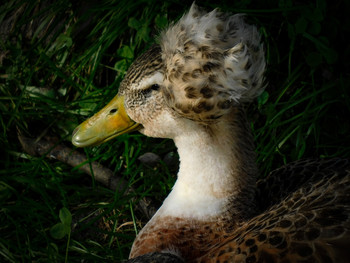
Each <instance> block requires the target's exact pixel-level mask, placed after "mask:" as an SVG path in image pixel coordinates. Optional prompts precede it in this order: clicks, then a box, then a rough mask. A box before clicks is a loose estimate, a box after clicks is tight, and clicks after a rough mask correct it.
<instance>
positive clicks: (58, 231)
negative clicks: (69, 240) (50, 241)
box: [50, 223, 69, 239]
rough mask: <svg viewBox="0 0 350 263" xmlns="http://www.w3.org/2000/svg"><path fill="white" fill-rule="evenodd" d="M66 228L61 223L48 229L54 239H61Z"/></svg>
mask: <svg viewBox="0 0 350 263" xmlns="http://www.w3.org/2000/svg"><path fill="white" fill-rule="evenodd" d="M68 233H69V232H67V226H66V225H65V224H63V223H57V224H56V225H54V226H53V227H51V229H50V235H51V236H52V237H53V238H55V239H62V238H64V237H65V235H67V234H68Z"/></svg>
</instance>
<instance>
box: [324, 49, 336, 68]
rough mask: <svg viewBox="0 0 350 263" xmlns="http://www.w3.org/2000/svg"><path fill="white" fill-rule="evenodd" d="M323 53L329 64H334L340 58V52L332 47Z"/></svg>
mask: <svg viewBox="0 0 350 263" xmlns="http://www.w3.org/2000/svg"><path fill="white" fill-rule="evenodd" d="M322 54H323V57H324V58H325V59H326V61H327V63H328V64H334V63H335V62H336V61H337V60H338V53H337V51H335V50H334V49H332V48H328V49H327V50H326V51H325V52H323V53H322Z"/></svg>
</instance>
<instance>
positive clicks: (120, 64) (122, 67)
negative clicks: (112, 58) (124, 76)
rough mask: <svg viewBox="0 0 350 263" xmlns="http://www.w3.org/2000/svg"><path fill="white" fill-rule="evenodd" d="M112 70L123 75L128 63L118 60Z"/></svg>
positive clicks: (124, 60)
mask: <svg viewBox="0 0 350 263" xmlns="http://www.w3.org/2000/svg"><path fill="white" fill-rule="evenodd" d="M114 69H115V70H116V71H118V72H121V73H125V72H126V70H127V69H128V63H127V61H126V59H122V60H119V61H118V62H117V63H115V64H114Z"/></svg>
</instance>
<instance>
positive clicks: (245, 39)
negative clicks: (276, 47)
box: [160, 5, 265, 122]
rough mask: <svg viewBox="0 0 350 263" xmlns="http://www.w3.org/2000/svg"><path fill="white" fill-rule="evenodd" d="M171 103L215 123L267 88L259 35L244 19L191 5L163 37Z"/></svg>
mask: <svg viewBox="0 0 350 263" xmlns="http://www.w3.org/2000/svg"><path fill="white" fill-rule="evenodd" d="M160 44H161V47H162V59H163V62H164V64H165V81H164V84H165V89H164V94H165V97H166V99H167V103H168V105H169V106H170V107H172V108H173V109H174V110H175V111H177V112H178V113H179V114H180V115H181V116H184V117H186V118H189V119H193V120H196V121H202V122H211V121H213V120H216V119H217V118H220V117H221V116H222V115H224V114H226V113H228V112H229V110H230V108H231V107H233V106H235V105H237V103H238V102H244V101H251V100H252V99H254V98H255V97H257V96H258V95H259V94H260V93H261V92H262V90H263V86H262V84H263V72H264V68H265V59H264V51H263V47H262V45H261V43H260V35H259V34H258V32H257V29H256V28H255V27H254V26H251V25H248V24H246V23H245V22H244V18H243V16H242V15H233V16H230V15H228V14H224V13H221V12H219V11H218V10H214V11H212V12H210V13H206V12H203V11H201V10H200V9H199V8H198V7H197V6H195V5H192V7H191V9H190V11H189V12H188V13H187V14H185V15H184V16H183V17H182V18H181V19H180V21H179V22H177V23H176V24H174V25H172V26H170V28H168V29H167V30H166V31H165V32H164V33H163V34H162V36H161V42H160Z"/></svg>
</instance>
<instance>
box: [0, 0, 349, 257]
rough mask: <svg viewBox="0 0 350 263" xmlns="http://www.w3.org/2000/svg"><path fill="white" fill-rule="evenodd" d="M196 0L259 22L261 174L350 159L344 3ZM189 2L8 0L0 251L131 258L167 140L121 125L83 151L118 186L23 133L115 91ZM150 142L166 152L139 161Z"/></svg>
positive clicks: (51, 131) (166, 178)
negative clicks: (27, 144)
mask: <svg viewBox="0 0 350 263" xmlns="http://www.w3.org/2000/svg"><path fill="white" fill-rule="evenodd" d="M294 2H295V1H289V0H280V1H278V0H266V1H253V0H251V1H249V0H241V1H234V3H232V1H221V2H220V3H219V2H218V3H217V4H213V1H201V2H200V3H197V4H199V5H201V6H203V7H205V8H206V9H208V10H210V9H213V8H215V7H219V8H221V9H222V10H224V11H228V12H232V13H237V12H243V13H245V14H246V15H247V20H248V21H249V22H251V23H254V24H256V25H257V26H258V27H259V30H260V32H261V34H262V40H263V42H264V46H265V50H266V56H267V61H268V69H267V72H266V84H267V86H266V91H265V92H264V93H263V94H262V95H261V96H260V97H259V98H258V101H257V103H255V104H252V105H249V108H248V109H249V116H250V120H251V126H252V129H253V132H254V136H255V142H256V145H257V153H258V160H257V162H258V164H259V167H260V171H261V176H265V175H266V174H268V173H269V171H270V170H272V169H275V168H277V167H279V166H281V165H283V164H284V163H287V162H290V161H293V160H298V159H302V158H310V157H321V158H326V157H334V156H339V157H348V158H349V157H350V122H349V116H350V115H349V113H350V91H349V90H350V89H349V82H350V78H349V72H350V64H349V63H350V62H349V61H350V47H349V45H346V44H345V43H347V42H346V41H345V38H347V35H348V34H349V33H350V32H349V31H350V22H349V19H348V17H347V16H348V14H347V13H348V10H350V9H349V3H346V1H337V0H336V1H333V2H332V5H330V4H329V3H326V1H325V0H315V1H299V2H298V3H297V4H296V3H294ZM191 3H192V1H179V2H177V1H155V0H148V1H134V2H132V1H126V0H118V1H113V0H112V1H105V0H103V1H82V0H80V1H68V0H57V1H23V0H18V1H15V0H10V1H7V3H5V4H3V5H2V6H1V7H0V110H1V115H0V142H1V150H0V151H1V156H2V158H1V159H0V167H1V170H0V202H1V211H0V222H1V224H0V225H1V235H0V258H1V260H0V261H5V262H64V261H66V262H101V261H104V262H112V261H120V260H122V259H126V258H127V257H128V253H129V250H130V247H131V244H132V242H133V239H134V238H135V235H136V233H137V231H139V230H140V229H141V228H142V226H143V225H144V224H145V223H146V222H147V220H148V218H146V217H145V216H143V215H142V213H140V212H139V211H137V210H135V203H136V202H137V200H139V199H141V198H143V197H145V196H147V197H151V198H152V199H153V200H155V202H159V203H160V202H161V201H162V200H163V199H164V197H165V196H166V195H167V193H168V192H169V190H170V189H171V187H172V184H173V183H174V181H175V178H176V172H177V168H176V154H175V161H173V162H174V163H175V165H169V162H166V160H164V157H166V158H168V157H169V156H171V155H172V154H173V153H174V152H175V151H176V149H175V146H174V144H173V143H172V141H170V140H161V139H153V138H146V137H144V136H142V135H140V134H138V133H134V134H129V135H123V136H121V137H118V138H116V139H114V140H112V141H110V142H108V143H106V144H103V145H101V146H97V147H92V148H87V149H82V150H79V151H81V152H82V153H84V154H85V155H86V156H87V157H88V159H89V160H90V161H97V162H99V163H100V164H102V165H103V166H106V167H108V168H109V169H111V170H112V171H114V172H115V174H117V175H119V176H121V177H123V178H124V179H125V180H127V182H128V184H129V186H132V187H133V188H134V189H135V191H134V192H127V193H126V194H125V195H123V194H122V193H120V192H115V191H112V190H109V189H107V188H106V187H104V186H102V185H100V184H99V183H97V182H96V181H95V180H94V177H89V176H86V175H85V174H83V172H81V171H79V170H78V168H77V167H70V166H68V165H67V164H65V163H62V162H60V161H58V160H53V159H47V158H46V157H45V155H43V156H39V157H34V156H31V155H28V154H27V153H25V151H24V150H23V149H22V146H21V144H20V142H19V140H18V138H17V134H18V132H21V134H23V135H25V136H28V137H33V138H35V139H40V138H43V137H45V136H47V135H55V136H58V137H59V140H58V141H57V144H66V145H67V146H70V147H72V149H73V146H71V144H70V139H71V133H72V131H73V129H74V128H75V127H76V126H77V125H78V124H79V123H81V122H82V121H83V120H84V119H86V118H87V117H88V116H91V115H92V114H93V113H95V112H97V111H98V110H99V109H101V108H102V107H103V106H104V105H105V104H106V103H107V102H108V101H109V100H110V99H112V98H113V97H114V95H115V94H116V93H117V90H118V85H119V83H120V81H121V80H122V78H123V76H124V74H125V72H126V70H127V69H128V67H129V66H130V64H131V63H132V61H133V60H134V59H135V58H136V57H137V56H138V55H139V54H141V53H142V52H143V51H144V50H146V49H147V47H149V46H150V45H151V44H152V43H154V42H156V41H157V39H156V35H157V34H158V33H159V32H160V31H161V30H162V29H163V28H165V27H166V26H167V25H168V23H169V22H171V21H173V20H177V19H178V18H179V17H180V16H181V15H182V14H183V12H184V11H185V10H188V9H189V7H190V5H191ZM146 152H153V153H155V154H157V155H159V156H160V157H161V159H162V161H161V162H159V163H157V164H156V165H151V166H150V165H145V164H143V163H142V162H140V161H139V160H138V158H139V157H140V156H141V155H143V154H144V153H146Z"/></svg>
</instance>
